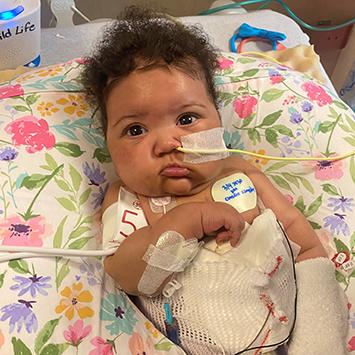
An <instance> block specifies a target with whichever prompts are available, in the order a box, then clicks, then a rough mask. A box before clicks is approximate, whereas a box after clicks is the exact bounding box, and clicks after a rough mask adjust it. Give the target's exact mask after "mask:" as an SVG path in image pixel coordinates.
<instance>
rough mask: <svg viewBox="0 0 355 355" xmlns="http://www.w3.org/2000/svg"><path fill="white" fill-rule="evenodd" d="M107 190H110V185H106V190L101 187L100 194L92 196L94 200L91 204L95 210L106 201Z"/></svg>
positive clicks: (95, 193) (96, 193)
mask: <svg viewBox="0 0 355 355" xmlns="http://www.w3.org/2000/svg"><path fill="white" fill-rule="evenodd" d="M107 189H108V184H106V186H105V187H104V188H102V187H101V186H100V187H99V192H94V193H93V194H92V196H93V197H94V200H93V201H92V202H91V204H92V207H93V208H94V209H96V208H98V207H100V206H101V205H102V201H103V200H104V197H105V194H106V191H107Z"/></svg>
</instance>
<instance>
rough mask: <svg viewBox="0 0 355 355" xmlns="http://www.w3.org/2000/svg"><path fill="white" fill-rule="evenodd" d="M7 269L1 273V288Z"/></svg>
mask: <svg viewBox="0 0 355 355" xmlns="http://www.w3.org/2000/svg"><path fill="white" fill-rule="evenodd" d="M5 274H6V271H5V272H3V273H2V274H0V288H1V287H2V286H3V285H4V279H5Z"/></svg>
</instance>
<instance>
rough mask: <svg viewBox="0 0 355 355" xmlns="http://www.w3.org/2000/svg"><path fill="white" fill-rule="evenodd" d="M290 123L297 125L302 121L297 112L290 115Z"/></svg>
mask: <svg viewBox="0 0 355 355" xmlns="http://www.w3.org/2000/svg"><path fill="white" fill-rule="evenodd" d="M290 121H291V122H292V123H295V124H298V123H301V122H302V121H303V118H302V116H301V114H300V113H299V112H297V111H294V112H292V113H291V117H290Z"/></svg>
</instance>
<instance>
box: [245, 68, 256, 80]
mask: <svg viewBox="0 0 355 355" xmlns="http://www.w3.org/2000/svg"><path fill="white" fill-rule="evenodd" d="M258 72H259V69H249V70H246V71H245V72H243V74H242V76H246V77H248V78H251V77H252V76H254V75H256V74H257V73H258Z"/></svg>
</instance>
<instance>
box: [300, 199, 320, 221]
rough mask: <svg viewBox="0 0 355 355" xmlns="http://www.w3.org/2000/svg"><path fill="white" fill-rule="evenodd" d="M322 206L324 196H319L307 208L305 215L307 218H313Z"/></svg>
mask: <svg viewBox="0 0 355 355" xmlns="http://www.w3.org/2000/svg"><path fill="white" fill-rule="evenodd" d="M321 204H322V195H320V196H318V197H317V198H316V199H315V200H314V201H313V202H312V203H311V204H310V205H309V206H308V208H307V210H306V211H305V213H304V215H305V216H306V217H309V216H312V215H313V214H315V213H316V212H317V211H318V209H319V207H320V206H321Z"/></svg>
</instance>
